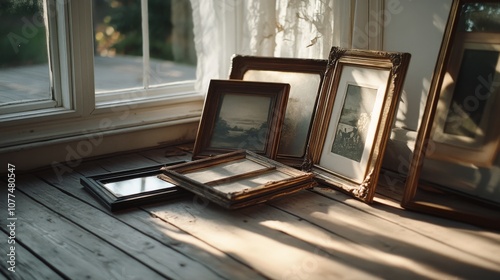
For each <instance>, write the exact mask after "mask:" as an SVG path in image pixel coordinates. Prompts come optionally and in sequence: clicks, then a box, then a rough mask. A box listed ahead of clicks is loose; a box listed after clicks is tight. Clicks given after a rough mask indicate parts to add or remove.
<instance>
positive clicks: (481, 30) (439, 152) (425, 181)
mask: <svg viewBox="0 0 500 280" xmlns="http://www.w3.org/2000/svg"><path fill="white" fill-rule="evenodd" d="M482 5H486V6H485V7H486V8H485V7H483V8H481V9H476V8H477V7H479V8H480V6H482ZM487 5H494V8H493V9H494V10H495V11H498V9H499V8H500V3H499V2H498V1H490V0H476V1H470V0H454V1H453V3H452V7H451V10H450V15H449V17H448V23H447V25H446V29H445V32H444V36H443V41H442V44H441V50H440V53H439V56H438V59H437V62H436V67H435V71H434V76H433V79H432V82H431V87H430V90H429V95H428V98H427V103H426V105H425V109H424V113H423V116H422V120H421V125H420V128H419V131H418V135H417V139H416V142H415V150H414V153H413V158H412V161H411V164H410V168H409V172H408V176H407V178H406V185H405V190H404V194H403V199H402V202H401V206H402V207H404V208H406V209H411V210H415V211H420V212H425V213H429V214H433V215H438V216H442V217H446V218H451V219H455V220H460V221H463V222H467V223H470V224H474V225H479V226H482V227H487V228H494V229H500V215H499V213H500V212H499V211H500V206H499V204H498V202H497V203H494V202H493V201H491V200H490V199H491V196H492V195H493V194H490V195H487V196H485V195H484V194H482V193H481V192H476V194H474V191H475V190H486V189H488V188H485V185H486V184H489V183H491V182H490V181H488V180H489V179H494V178H498V172H499V169H498V166H500V158H499V157H498V151H499V149H498V143H500V142H499V141H500V129H499V127H498V119H499V115H498V112H499V111H498V106H496V105H497V104H498V99H500V91H499V88H498V87H495V85H498V84H499V82H498V81H500V80H499V79H500V72H499V71H498V70H496V71H495V74H494V76H493V77H483V75H484V74H481V70H480V69H479V71H478V72H475V73H474V74H473V76H472V77H465V79H462V78H463V76H462V78H460V77H461V76H460V75H461V74H462V75H463V74H464V73H465V74H467V73H469V74H470V72H468V71H470V70H474V69H470V68H468V69H466V70H467V71H466V72H463V73H461V74H459V72H458V71H459V70H460V68H462V66H463V65H462V63H463V56H464V49H473V50H478V49H479V50H481V49H483V50H484V49H486V48H485V44H492V48H491V50H495V51H496V48H497V47H496V46H494V45H497V44H498V43H499V42H500V29H499V28H498V22H499V20H500V17H499V16H498V15H497V16H494V15H491V14H486V13H487V12H488V9H487ZM483 11H484V12H483ZM481 14H482V15H483V16H482V17H481V16H480V15H481ZM470 24H472V25H475V24H479V26H478V29H472V30H471V29H470V28H469V27H467V25H470ZM472 27H475V26H472ZM471 43H472V44H473V45H471ZM471 46H472V47H471ZM498 54H500V53H498ZM491 62H492V63H494V64H495V65H496V64H497V63H498V61H491ZM487 64H488V63H484V62H483V63H479V62H478V61H474V62H472V63H469V65H474V67H475V68H477V67H489V66H488V65H487ZM487 73H488V72H487ZM488 76H489V74H488ZM450 78H451V79H450ZM481 78H482V79H483V80H481ZM450 80H451V81H452V82H451V83H450V82H449V81H450ZM464 81H465V82H466V83H469V84H468V85H466V86H467V87H468V88H469V90H468V95H465V97H464V96H462V97H460V98H456V97H454V96H453V94H455V93H454V91H453V89H454V88H456V87H458V83H460V82H464ZM488 81H489V82H488ZM488 84H490V87H489V88H488V86H487V85H488ZM460 87H463V85H462V86H460ZM470 89H472V90H470ZM479 90H480V91H479ZM485 92H486V93H487V94H485ZM478 93H479V95H478ZM467 98H468V99H467ZM474 98H476V101H478V104H479V101H482V102H484V106H483V107H484V108H488V106H491V105H492V104H496V105H493V107H494V109H492V110H491V111H490V112H487V111H485V112H479V113H481V114H480V115H482V114H483V113H486V114H490V115H489V116H486V119H487V120H489V121H490V122H492V123H493V124H492V125H490V124H488V125H486V126H483V124H482V121H478V122H477V123H476V126H477V127H480V128H481V127H483V129H485V131H483V137H482V138H483V139H482V140H481V141H476V140H474V141H472V142H470V143H466V142H464V141H460V142H457V141H456V140H457V139H447V138H445V139H442V138H440V137H439V135H438V137H436V130H437V129H439V128H440V127H441V128H442V127H443V122H442V119H443V118H448V117H449V110H450V106H456V107H457V108H459V109H460V107H462V108H465V109H467V108H466V107H465V105H470V104H472V103H470V104H466V103H463V104H460V103H461V102H464V101H467V100H468V101H471V99H474ZM494 98H496V99H497V100H494ZM453 99H455V100H453ZM453 101H454V102H457V101H458V102H459V104H455V105H452V104H450V103H449V102H453ZM472 101H474V100H472ZM446 102H448V104H447V105H448V106H442V105H443V103H446ZM488 103H489V104H488ZM477 108H478V109H479V108H481V106H479V107H477ZM469 111H470V110H469ZM471 112H472V113H477V112H475V111H474V110H472V111H471ZM464 117H465V118H466V119H467V118H470V116H469V115H467V114H466V115H464ZM481 117H482V118H484V117H485V116H481ZM438 133H439V132H438ZM458 140H461V139H458ZM478 144H479V145H478ZM488 145H489V146H488ZM471 173H475V174H476V176H477V175H479V176H477V177H478V178H480V180H479V181H475V182H474V181H471V179H470V178H471V177H470V176H469V177H468V176H467V175H468V174H471ZM496 187H498V183H496ZM497 192H498V190H497ZM479 194H482V195H483V196H482V197H480V196H479Z"/></svg>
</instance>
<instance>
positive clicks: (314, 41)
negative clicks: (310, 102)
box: [191, 0, 383, 92]
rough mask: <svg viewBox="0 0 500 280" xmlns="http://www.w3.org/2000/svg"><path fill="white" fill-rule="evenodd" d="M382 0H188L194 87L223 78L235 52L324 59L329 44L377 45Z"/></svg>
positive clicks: (375, 46)
mask: <svg viewBox="0 0 500 280" xmlns="http://www.w3.org/2000/svg"><path fill="white" fill-rule="evenodd" d="M382 3H383V0H191V4H192V7H193V21H194V36H195V46H196V53H197V57H198V68H197V69H198V75H197V79H198V81H199V83H198V86H197V89H198V90H200V91H202V92H206V89H207V87H208V83H209V81H210V79H226V78H227V76H228V73H229V68H230V62H231V56H232V55H233V54H244V55H258V56H276V57H298V58H319V59H326V58H327V57H328V53H329V51H330V49H331V47H332V46H340V47H344V48H358V49H368V48H370V49H379V48H380V47H381V46H380V45H381V38H382V26H381V25H382V22H380V20H379V18H380V17H379V16H377V15H382V14H383V4H382ZM382 21H383V20H382Z"/></svg>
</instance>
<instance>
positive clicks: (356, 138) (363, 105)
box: [331, 84, 377, 162]
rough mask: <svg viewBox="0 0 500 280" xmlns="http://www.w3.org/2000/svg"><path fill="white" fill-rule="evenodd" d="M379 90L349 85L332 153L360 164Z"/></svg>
mask: <svg viewBox="0 0 500 280" xmlns="http://www.w3.org/2000/svg"><path fill="white" fill-rule="evenodd" d="M376 97H377V89H376V88H369V87H361V86H358V85H353V84H349V85H348V86H347V93H346V97H345V100H344V105H343V107H342V111H341V113H340V120H339V123H338V125H337V133H336V135H335V140H334V141H333V145H332V150H331V152H332V153H334V154H338V155H341V156H343V157H346V158H348V159H352V160H354V161H357V162H360V161H361V156H362V155H363V149H364V146H365V141H366V136H367V133H368V127H369V124H370V120H371V118H372V112H373V105H374V104H375V99H376Z"/></svg>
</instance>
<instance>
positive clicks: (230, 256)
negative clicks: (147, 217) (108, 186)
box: [145, 210, 269, 279]
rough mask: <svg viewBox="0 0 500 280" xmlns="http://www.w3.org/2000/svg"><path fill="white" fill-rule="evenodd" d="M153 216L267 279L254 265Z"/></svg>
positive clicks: (158, 217)
mask: <svg viewBox="0 0 500 280" xmlns="http://www.w3.org/2000/svg"><path fill="white" fill-rule="evenodd" d="M145 211H147V210H145ZM147 212H148V213H150V214H151V215H155V214H154V213H151V212H149V211H147ZM155 216H156V218H157V219H160V220H161V221H163V222H164V223H167V224H169V225H171V226H173V227H175V228H177V229H179V230H181V231H182V232H184V233H186V234H189V235H191V236H192V237H193V238H195V239H197V240H199V241H201V242H203V243H205V244H207V245H208V246H210V247H212V248H214V249H216V250H217V251H219V252H222V253H223V254H224V255H226V256H227V257H228V258H231V259H232V260H234V261H236V262H237V263H239V264H241V265H242V266H245V267H247V268H249V269H251V270H253V271H255V272H256V273H257V274H258V275H260V276H262V277H263V278H265V279H269V277H267V276H266V275H265V274H263V273H262V272H261V271H259V270H257V269H255V268H254V267H251V266H249V265H248V264H246V263H244V262H242V261H241V260H239V259H238V258H236V257H234V256H233V255H232V254H228V253H226V252H224V251H221V250H219V249H218V248H217V247H214V246H213V245H212V244H210V243H207V242H206V241H204V240H202V239H200V238H198V237H196V236H194V235H192V234H190V233H189V232H187V231H185V230H184V229H182V228H180V227H178V226H176V225H174V224H172V223H170V222H168V221H167V220H165V219H163V218H162V217H160V216H157V215H155Z"/></svg>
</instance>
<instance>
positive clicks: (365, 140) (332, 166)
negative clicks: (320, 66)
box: [304, 47, 410, 202]
mask: <svg viewBox="0 0 500 280" xmlns="http://www.w3.org/2000/svg"><path fill="white" fill-rule="evenodd" d="M409 61H410V54H408V53H396V52H379V51H366V50H350V49H342V48H338V47H333V48H332V50H331V52H330V56H329V62H328V68H327V71H326V76H325V81H324V83H323V86H322V93H321V95H320V96H321V99H320V101H319V106H318V111H317V113H316V118H315V119H314V122H313V127H312V132H311V135H312V136H311V141H310V145H309V151H308V152H309V154H308V158H307V162H306V164H305V165H304V166H305V168H306V170H310V171H312V172H313V173H315V175H316V178H317V179H318V180H319V181H321V182H322V183H325V184H328V185H331V186H334V187H337V188H339V189H341V190H343V191H345V192H347V193H350V194H352V195H353V196H355V197H356V198H358V199H361V200H363V201H365V202H371V201H372V199H373V196H374V192H375V186H376V183H377V179H378V173H379V171H380V167H381V164H382V157H383V154H384V150H385V146H386V143H387V140H388V138H389V134H390V129H391V126H392V120H393V118H394V115H395V111H396V105H397V102H398V100H399V96H400V92H401V89H402V85H403V82H404V78H405V75H406V71H407V68H408V64H409Z"/></svg>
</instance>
